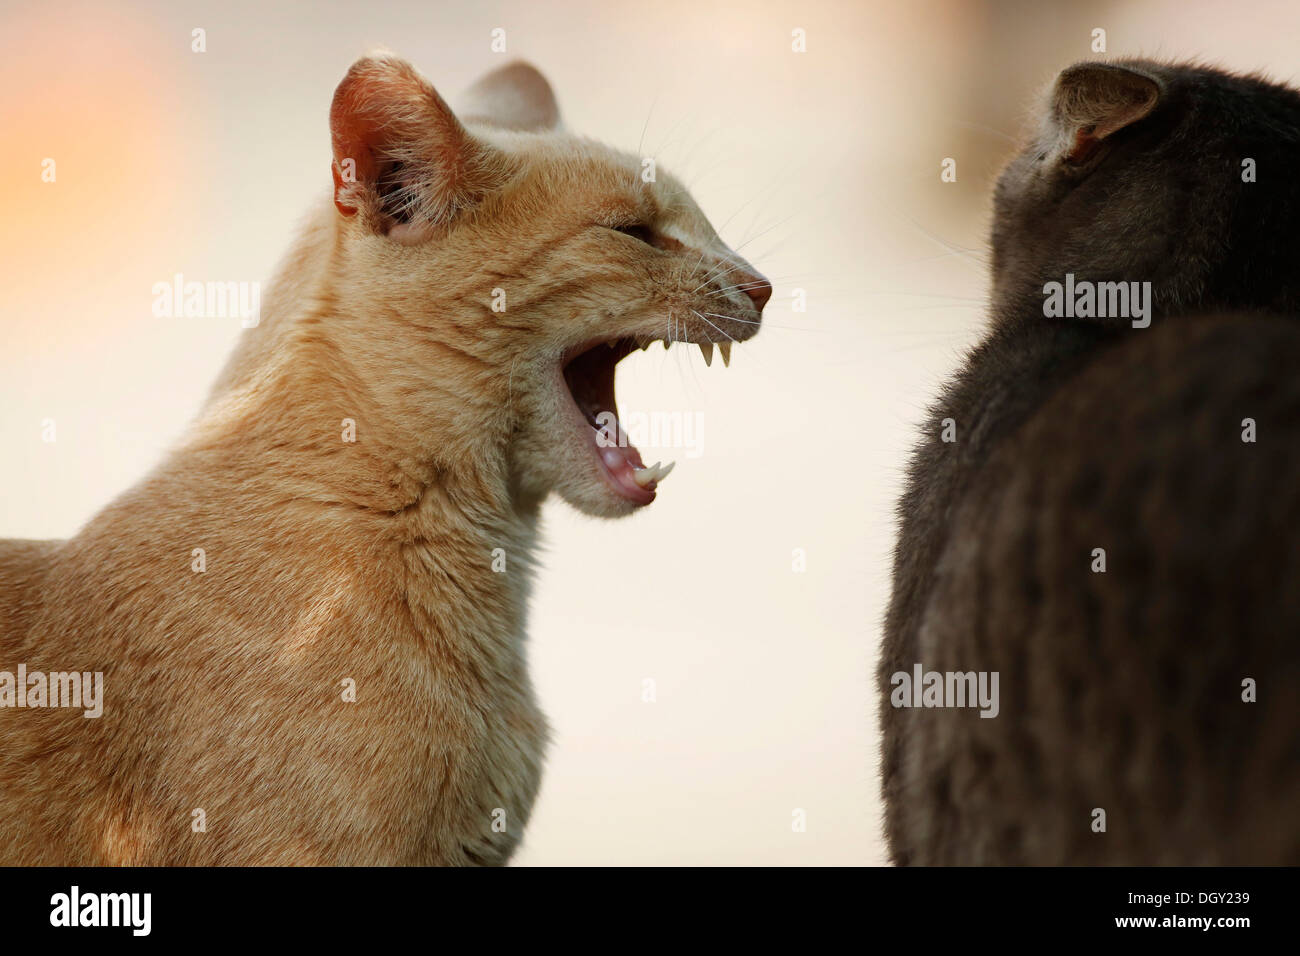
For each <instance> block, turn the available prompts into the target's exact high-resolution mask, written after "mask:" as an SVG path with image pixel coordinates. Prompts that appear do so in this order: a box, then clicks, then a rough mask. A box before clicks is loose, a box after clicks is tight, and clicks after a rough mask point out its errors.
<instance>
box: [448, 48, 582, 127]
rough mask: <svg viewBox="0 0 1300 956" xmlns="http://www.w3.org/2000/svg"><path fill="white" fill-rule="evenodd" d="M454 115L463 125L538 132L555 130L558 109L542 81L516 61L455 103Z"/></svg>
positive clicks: (474, 86)
mask: <svg viewBox="0 0 1300 956" xmlns="http://www.w3.org/2000/svg"><path fill="white" fill-rule="evenodd" d="M456 112H457V113H459V114H460V115H461V116H463V117H464V118H465V122H467V123H484V124H486V125H488V126H495V127H497V128H498V129H512V130H522V131H526V132H540V131H542V130H548V129H557V128H558V127H559V125H560V107H559V106H558V104H557V103H556V102H555V94H554V93H552V92H551V85H550V84H549V83H547V82H546V77H544V76H542V74H541V73H539V72H537V70H536V69H535V68H533V67H532V66H531V65H529V64H527V63H525V62H523V61H522V60H516V61H515V62H513V63H508V64H506V65H505V66H503V67H501V68H499V69H496V70H493V71H492V72H491V73H489V74H487V75H486V76H484V77H483V78H482V79H480V80H479V81H478V82H477V83H475V84H474V85H473V86H471V87H470V88H469V89H468V90H466V91H465V93H464V95H462V96H461V97H460V99H458V100H457V110H456Z"/></svg>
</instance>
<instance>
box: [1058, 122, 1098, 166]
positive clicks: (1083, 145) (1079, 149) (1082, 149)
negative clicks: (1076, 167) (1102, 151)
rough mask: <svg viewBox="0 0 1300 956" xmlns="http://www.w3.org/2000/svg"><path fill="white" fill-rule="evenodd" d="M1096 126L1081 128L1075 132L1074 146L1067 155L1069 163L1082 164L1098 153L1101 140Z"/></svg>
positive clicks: (1066, 159)
mask: <svg viewBox="0 0 1300 956" xmlns="http://www.w3.org/2000/svg"><path fill="white" fill-rule="evenodd" d="M1096 132H1097V127H1096V126H1081V127H1080V128H1079V129H1077V130H1075V132H1074V145H1073V146H1072V147H1071V148H1070V151H1069V152H1068V153H1067V154H1066V155H1065V161H1066V162H1067V163H1076V164H1078V163H1082V162H1085V161H1086V160H1087V159H1088V157H1090V156H1091V155H1092V154H1093V153H1095V152H1096V151H1097V147H1099V146H1100V145H1101V139H1100V138H1099V137H1098V136H1097V135H1096Z"/></svg>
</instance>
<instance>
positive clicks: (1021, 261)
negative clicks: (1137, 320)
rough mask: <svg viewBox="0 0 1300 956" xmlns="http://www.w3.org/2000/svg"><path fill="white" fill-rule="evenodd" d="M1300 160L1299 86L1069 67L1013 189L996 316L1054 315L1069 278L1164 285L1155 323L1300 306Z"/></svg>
mask: <svg viewBox="0 0 1300 956" xmlns="http://www.w3.org/2000/svg"><path fill="white" fill-rule="evenodd" d="M1298 158H1300V94H1297V93H1296V92H1295V91H1293V90H1291V89H1288V88H1286V87H1283V86H1277V85H1274V84H1271V83H1268V82H1266V81H1264V80H1262V79H1259V78H1256V77H1241V76H1233V75H1230V74H1226V73H1222V72H1219V71H1217V70H1212V69H1208V68H1203V67H1192V66H1169V65H1164V64H1158V63H1152V62H1147V61H1137V60H1128V61H1122V62H1113V63H1080V64H1077V65H1075V66H1072V67H1070V68H1069V69H1067V70H1065V71H1064V72H1063V73H1061V75H1060V76H1059V77H1058V78H1057V80H1056V83H1055V84H1054V86H1053V88H1052V90H1051V93H1050V95H1049V97H1048V100H1047V103H1046V105H1045V108H1044V109H1043V111H1042V119H1041V122H1040V125H1039V129H1038V131H1037V134H1036V136H1035V137H1034V139H1033V141H1032V142H1031V143H1030V144H1029V146H1028V147H1027V148H1026V149H1025V151H1024V152H1023V153H1021V154H1020V155H1019V156H1017V157H1016V158H1015V159H1014V160H1013V161H1012V162H1011V163H1010V165H1009V166H1008V167H1007V168H1006V170H1005V171H1004V172H1003V174H1002V177H1001V179H1000V180H999V182H998V186H997V193H996V199H995V212H994V225H993V280H994V297H995V302H996V309H995V313H996V315H997V316H998V318H1000V319H1004V320H1005V319H1006V318H1008V317H1010V316H1012V315H1022V316H1023V315H1027V314H1029V310H1034V309H1037V310H1041V309H1042V305H1043V301H1044V291H1043V287H1044V285H1045V284H1046V283H1049V282H1061V281H1062V280H1063V278H1064V274H1065V273H1067V272H1068V273H1072V274H1073V275H1074V277H1075V279H1076V280H1088V281H1091V282H1117V281H1124V282H1150V283H1151V292H1152V295H1153V298H1154V312H1155V314H1156V315H1160V314H1163V313H1168V312H1171V311H1174V310H1180V311H1198V310H1203V309H1209V308H1225V307H1226V308H1253V309H1261V310H1273V311H1284V310H1294V309H1295V308H1296V307H1297V306H1298V305H1300V268H1297V266H1298V265H1300V254H1298V252H1300V240H1297V237H1296V231H1295V226H1294V223H1295V221H1296V218H1297V216H1298V215H1300V189H1297V177H1298V176H1300V168H1297V166H1296V160H1297V159H1298ZM1039 314H1041V311H1040V312H1039ZM1098 321H1104V320H1098Z"/></svg>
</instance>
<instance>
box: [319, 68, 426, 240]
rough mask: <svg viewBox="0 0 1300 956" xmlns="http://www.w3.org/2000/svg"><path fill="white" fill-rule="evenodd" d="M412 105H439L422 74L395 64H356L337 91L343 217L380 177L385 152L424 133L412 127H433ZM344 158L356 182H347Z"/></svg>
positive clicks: (333, 134) (337, 177)
mask: <svg viewBox="0 0 1300 956" xmlns="http://www.w3.org/2000/svg"><path fill="white" fill-rule="evenodd" d="M413 103H419V104H420V105H422V106H427V107H430V108H432V107H436V106H437V105H440V104H441V101H440V100H438V98H437V94H434V93H433V91H432V89H431V88H428V87H427V86H426V84H425V82H424V80H423V79H422V78H421V77H420V76H419V74H418V73H416V72H415V71H414V70H413V69H411V68H410V67H409V66H408V65H406V64H404V63H397V62H392V61H383V60H363V61H361V62H360V63H357V64H355V65H353V67H352V69H351V70H349V71H348V74H347V76H345V77H344V78H343V82H341V83H340V84H339V86H338V89H337V90H335V91H334V101H333V103H331V104H330V140H331V144H332V147H333V151H334V164H333V177H334V205H335V206H336V207H338V210H339V212H341V213H342V214H343V215H345V216H350V215H354V214H355V213H356V211H357V209H358V208H359V207H360V205H361V202H362V197H363V193H364V190H365V188H366V187H368V186H373V185H374V183H375V182H376V180H377V179H378V178H379V172H380V165H381V160H382V158H383V155H384V153H385V152H386V151H387V149H388V148H390V147H392V146H394V145H396V144H397V143H398V142H400V141H401V140H403V139H413V138H416V137H418V136H419V135H420V133H421V132H422V131H421V130H419V129H416V128H414V127H415V126H416V124H417V123H418V121H419V119H421V118H423V119H425V121H426V123H429V121H430V117H429V116H428V113H426V114H425V115H424V116H423V117H421V114H420V112H419V111H412V110H411V105H412V104H413ZM430 112H432V109H430ZM413 120H414V122H413ZM346 160H351V161H352V164H353V166H352V172H353V176H352V178H353V179H354V180H355V181H354V182H349V181H347V180H345V179H344V175H345V170H344V163H345V161H346Z"/></svg>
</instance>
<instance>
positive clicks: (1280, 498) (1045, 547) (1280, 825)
mask: <svg viewBox="0 0 1300 956" xmlns="http://www.w3.org/2000/svg"><path fill="white" fill-rule="evenodd" d="M1298 367H1300V323H1297V322H1296V321H1295V320H1293V319H1261V318H1258V317H1231V316H1228V317H1217V318H1205V319H1199V320H1186V321H1184V322H1182V323H1179V324H1177V325H1174V324H1163V325H1160V326H1158V327H1154V328H1152V329H1148V330H1142V331H1139V330H1133V331H1132V332H1130V333H1128V334H1125V335H1123V336H1122V338H1121V339H1120V340H1119V341H1116V342H1115V343H1113V344H1111V345H1110V346H1109V347H1107V348H1104V349H1101V350H1100V351H1099V352H1098V354H1097V355H1096V356H1095V357H1094V358H1093V359H1092V360H1091V361H1090V362H1088V363H1087V364H1086V365H1084V366H1083V367H1082V368H1081V369H1080V370H1079V371H1078V372H1077V373H1076V374H1075V375H1073V376H1072V377H1068V378H1067V379H1066V380H1065V381H1063V382H1061V383H1060V384H1059V387H1057V388H1056V389H1055V390H1054V391H1053V392H1052V394H1051V396H1050V397H1048V398H1047V399H1046V400H1045V401H1044V402H1043V404H1042V405H1041V406H1040V407H1039V408H1038V409H1037V410H1036V411H1034V412H1033V413H1032V414H1030V415H1029V416H1028V417H1027V419H1026V420H1025V421H1024V422H1023V424H1022V425H1020V426H1019V427H1017V428H1015V429H1013V430H1012V431H1011V432H1010V434H1008V435H1007V436H1005V437H1004V438H1003V439H1002V440H1001V441H1000V442H999V443H997V445H996V447H994V448H992V449H990V452H989V454H988V457H987V460H986V461H985V462H984V463H983V464H982V465H981V466H979V467H978V468H977V469H976V471H975V474H974V475H973V479H972V480H971V482H970V484H969V486H968V487H967V489H966V490H965V491H964V492H963V493H961V494H959V495H958V496H957V499H956V502H955V509H954V512H953V514H952V518H951V525H950V527H949V529H948V533H947V535H946V539H945V542H944V544H943V545H942V547H941V555H940V557H939V559H938V561H937V564H936V566H935V573H934V579H933V582H932V585H931V587H930V589H929V592H928V597H927V598H926V599H925V600H924V607H923V609H922V611H921V613H920V616H919V626H918V627H917V628H916V633H915V636H914V644H913V649H914V650H915V653H916V655H917V660H918V661H920V662H923V664H924V666H925V668H926V670H935V671H939V672H945V671H956V672H964V671H970V670H987V671H997V672H999V674H1000V681H999V688H1000V701H999V704H1000V707H999V712H998V715H997V717H995V718H991V719H983V718H980V717H979V716H978V714H977V712H975V711H973V710H969V709H965V710H963V709H952V708H937V709H901V710H896V711H895V712H894V714H893V715H892V716H893V718H894V721H895V725H894V733H895V734H897V735H900V736H901V739H903V740H905V741H906V745H905V749H904V753H903V755H902V756H901V758H900V759H899V761H898V766H897V771H896V773H897V779H896V780H895V797H896V799H895V800H894V812H893V814H892V816H891V838H892V839H891V842H892V845H893V848H894V851H895V854H896V856H897V857H898V858H899V859H901V860H904V861H906V862H911V863H918V864H926V863H932V864H933V863H951V864H987V863H1007V864H1023V863H1035V864H1042V863H1055V864H1085V863H1110V864H1114V863H1123V864H1164V863H1186V864H1210V863H1218V864H1241V863H1252V864H1261V863H1288V862H1289V863H1295V862H1297V860H1300V830H1297V829H1296V821H1297V815H1296V808H1295V805H1294V798H1295V794H1296V793H1297V792H1300V730H1298V729H1297V722H1296V721H1295V719H1294V712H1295V709H1296V701H1297V700H1300V644H1298V636H1300V588H1298V587H1296V586H1295V585H1296V582H1298V581H1300V539H1297V538H1296V537H1295V536H1294V534H1293V533H1292V532H1293V530H1294V529H1295V528H1296V527H1298V526H1300V494H1297V492H1296V480H1295V476H1296V474H1297V471H1298V469H1297V466H1298V465H1300V446H1298V445H1297V441H1296V439H1297V437H1298V435H1300V382H1297V381H1296V379H1295V376H1294V370H1295V369H1296V368H1298ZM1245 419H1250V420H1252V421H1253V422H1254V432H1255V433H1254V437H1255V441H1253V442H1250V441H1244V440H1243V433H1247V434H1248V432H1247V429H1246V426H1244V425H1243V420H1245ZM1098 549H1101V552H1099V551H1098ZM1103 552H1104V554H1103ZM1099 556H1101V557H1103V558H1104V568H1105V570H1104V571H1101V570H1098V568H1100V567H1101V566H1102V565H1100V564H1099V563H1098V560H1097V559H1098V557H1099ZM1246 682H1254V685H1255V687H1254V693H1255V694H1256V695H1257V699H1256V700H1255V701H1254V702H1250V701H1248V700H1246V699H1243V697H1250V696H1251V694H1250V693H1249V692H1248V690H1247V688H1248V686H1250V685H1248V684H1247V683H1246ZM1099 810H1100V811H1103V812H1104V817H1103V816H1100V815H1099V814H1098V811H1099ZM1098 820H1102V821H1104V829H1101V828H1100V827H1099V826H1098Z"/></svg>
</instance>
